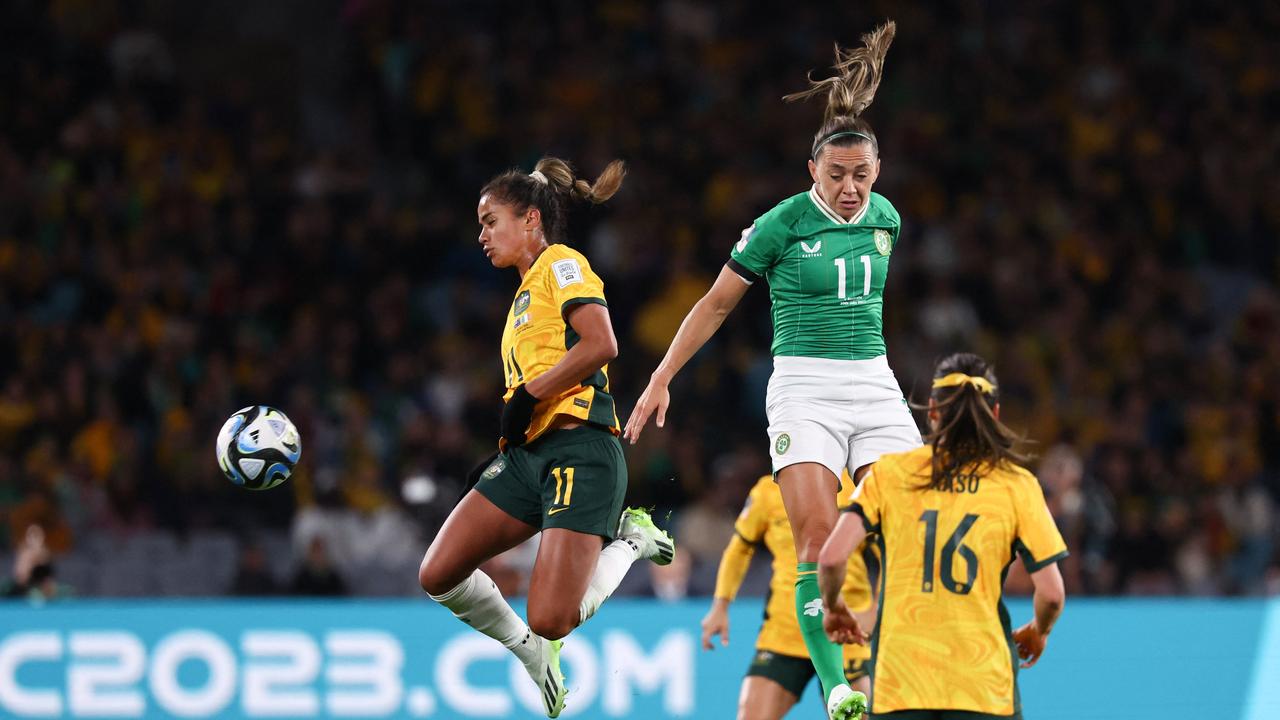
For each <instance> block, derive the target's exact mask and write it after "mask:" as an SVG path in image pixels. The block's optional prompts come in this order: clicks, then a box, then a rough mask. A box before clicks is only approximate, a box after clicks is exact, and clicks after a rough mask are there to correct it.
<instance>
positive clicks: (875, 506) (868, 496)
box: [845, 462, 888, 533]
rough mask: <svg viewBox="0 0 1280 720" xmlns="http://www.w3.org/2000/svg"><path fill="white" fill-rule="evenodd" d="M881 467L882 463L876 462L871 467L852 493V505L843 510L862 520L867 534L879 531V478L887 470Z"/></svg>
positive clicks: (880, 501)
mask: <svg viewBox="0 0 1280 720" xmlns="http://www.w3.org/2000/svg"><path fill="white" fill-rule="evenodd" d="M882 465H883V463H882V462H877V463H876V464H874V465H872V466H871V469H870V470H868V471H867V474H866V475H865V476H864V477H863V478H862V482H861V483H859V484H858V487H857V489H856V490H854V491H853V503H852V504H850V505H849V507H847V508H845V512H851V513H856V514H857V515H858V516H859V517H861V518H862V524H863V525H864V526H865V527H866V528H867V532H869V533H873V532H879V530H880V509H881V507H883V505H882V503H883V500H882V492H881V489H880V485H881V482H882V481H881V480H880V476H881V475H883V474H886V471H887V470H888V468H887V467H882Z"/></svg>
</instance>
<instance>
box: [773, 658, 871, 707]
mask: <svg viewBox="0 0 1280 720" xmlns="http://www.w3.org/2000/svg"><path fill="white" fill-rule="evenodd" d="M868 670H869V668H868V666H867V663H866V661H864V660H854V661H850V662H847V663H845V666H844V676H845V679H846V680H848V681H849V682H850V683H851V684H852V683H854V682H857V681H858V680H859V679H861V678H863V677H866V675H867V671H868ZM816 674H817V671H816V670H814V668H813V663H812V662H810V661H809V658H807V657H802V658H798V657H794V656H792V655H780V654H778V653H775V652H770V651H768V650H757V651H756V654H755V656H754V657H752V658H751V665H750V666H749V667H748V668H747V677H751V676H753V675H754V676H756V677H762V678H768V679H769V680H772V681H774V682H776V683H778V684H779V685H781V686H782V687H783V688H785V689H786V691H787V692H789V693H791V694H792V695H795V696H796V697H797V698H799V697H801V696H802V695H804V689H805V688H806V687H808V685H809V681H810V680H812V679H813V677H814V675H816Z"/></svg>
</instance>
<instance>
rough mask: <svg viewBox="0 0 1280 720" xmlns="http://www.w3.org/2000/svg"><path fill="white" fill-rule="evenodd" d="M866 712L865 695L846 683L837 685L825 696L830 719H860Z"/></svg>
mask: <svg viewBox="0 0 1280 720" xmlns="http://www.w3.org/2000/svg"><path fill="white" fill-rule="evenodd" d="M866 712H867V696H866V695H863V694H862V693H860V692H858V691H857V690H854V689H853V688H851V687H849V686H848V685H837V686H836V687H835V689H833V690H832V691H831V697H829V698H827V714H828V715H830V716H831V720H862V717H863V715H865V714H866Z"/></svg>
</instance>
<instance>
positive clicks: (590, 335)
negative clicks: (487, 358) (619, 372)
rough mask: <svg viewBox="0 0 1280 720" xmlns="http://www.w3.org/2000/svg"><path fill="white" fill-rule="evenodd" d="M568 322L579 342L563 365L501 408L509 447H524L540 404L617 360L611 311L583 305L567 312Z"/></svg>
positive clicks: (523, 388) (597, 305)
mask: <svg viewBox="0 0 1280 720" xmlns="http://www.w3.org/2000/svg"><path fill="white" fill-rule="evenodd" d="M565 322H567V323H568V324H569V326H570V327H572V328H573V330H574V332H576V333H578V337H579V338H580V340H579V341H578V343H577V344H575V345H574V346H573V347H571V348H569V350H568V351H566V352H565V354H564V357H562V358H560V362H558V363H556V364H555V365H552V366H551V368H550V369H548V370H547V371H546V372H544V373H542V374H541V375H539V376H538V377H536V378H534V379H532V380H530V381H529V382H527V383H525V384H523V385H520V386H518V387H517V388H516V389H515V390H514V391H513V392H512V393H511V399H510V400H508V401H507V403H506V405H504V406H503V407H502V437H503V438H505V439H506V441H507V444H508V445H521V444H523V443H524V440H525V433H526V431H527V430H528V427H529V423H530V422H532V420H533V412H534V408H535V406H536V405H537V404H538V401H539V400H541V399H543V398H548V397H553V396H555V395H557V394H558V393H561V392H564V391H565V390H568V389H569V388H573V387H578V386H579V385H581V384H582V379H583V378H586V377H590V376H591V375H592V374H594V373H595V372H596V371H597V370H599V369H600V368H602V367H604V366H605V364H607V363H608V362H609V361H610V360H612V359H614V358H616V357H618V340H617V338H615V337H614V335H613V323H612V322H611V321H610V320H609V309H608V308H607V307H605V306H604V305H603V304H601V303H596V302H590V303H588V302H583V303H577V304H574V305H570V306H568V307H567V308H566V310H565Z"/></svg>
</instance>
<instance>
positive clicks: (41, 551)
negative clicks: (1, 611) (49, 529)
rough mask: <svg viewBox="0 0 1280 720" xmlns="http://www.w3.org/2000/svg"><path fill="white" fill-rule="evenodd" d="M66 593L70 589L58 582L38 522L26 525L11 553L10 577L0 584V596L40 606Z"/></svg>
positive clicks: (68, 592) (42, 531)
mask: <svg viewBox="0 0 1280 720" xmlns="http://www.w3.org/2000/svg"><path fill="white" fill-rule="evenodd" d="M68 594H70V588H67V587H66V586H63V585H59V584H58V580H57V577H56V574H55V568H54V565H53V561H52V555H51V553H50V552H49V548H48V546H47V545H45V534H44V530H43V529H42V528H41V527H40V526H39V525H29V526H27V531H26V533H24V535H23V539H22V542H21V543H20V544H19V545H18V549H17V553H15V555H14V559H13V576H12V577H11V578H10V579H9V580H8V582H7V583H5V585H4V586H0V597H7V598H22V599H25V600H27V601H28V602H30V603H32V604H34V605H43V604H45V603H46V602H49V601H50V600H56V599H58V598H61V597H65V596H67V595H68Z"/></svg>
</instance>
